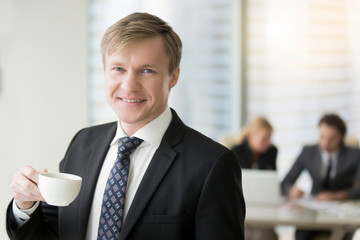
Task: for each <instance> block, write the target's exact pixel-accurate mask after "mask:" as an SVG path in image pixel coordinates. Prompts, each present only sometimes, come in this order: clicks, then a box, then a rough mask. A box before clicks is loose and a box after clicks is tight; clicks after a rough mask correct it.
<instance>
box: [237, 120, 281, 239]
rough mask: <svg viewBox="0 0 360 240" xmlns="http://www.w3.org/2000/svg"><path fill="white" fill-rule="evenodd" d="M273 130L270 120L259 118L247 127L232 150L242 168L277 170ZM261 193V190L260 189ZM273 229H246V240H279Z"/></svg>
mask: <svg viewBox="0 0 360 240" xmlns="http://www.w3.org/2000/svg"><path fill="white" fill-rule="evenodd" d="M272 132H273V128H272V126H271V124H270V123H269V121H268V120H266V119H265V118H263V117H258V118H256V119H254V120H253V121H252V122H250V123H249V124H248V125H246V126H245V127H244V128H243V130H242V132H241V134H240V137H239V139H238V141H237V144H238V145H235V146H234V147H233V148H232V150H233V151H234V152H235V154H236V155H237V157H238V159H239V161H240V166H241V168H253V169H264V170H276V157H277V152H278V150H277V148H276V147H275V146H274V145H272V143H271V135H272ZM259 191H261V189H259ZM277 239H278V236H277V234H276V233H275V231H274V230H273V229H272V228H260V227H245V240H277Z"/></svg>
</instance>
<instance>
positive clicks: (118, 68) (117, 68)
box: [114, 67, 124, 71]
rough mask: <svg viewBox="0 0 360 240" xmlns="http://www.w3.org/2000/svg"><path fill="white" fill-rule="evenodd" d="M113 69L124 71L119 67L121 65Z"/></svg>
mask: <svg viewBox="0 0 360 240" xmlns="http://www.w3.org/2000/svg"><path fill="white" fill-rule="evenodd" d="M114 70H115V71H124V69H123V68H121V67H115V68H114Z"/></svg>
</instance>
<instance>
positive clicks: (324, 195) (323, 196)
mask: <svg viewBox="0 0 360 240" xmlns="http://www.w3.org/2000/svg"><path fill="white" fill-rule="evenodd" d="M347 198H348V195H347V193H346V192H345V191H333V192H330V191H325V192H321V193H319V194H318V195H316V200H318V201H323V202H327V201H338V200H345V199H347Z"/></svg>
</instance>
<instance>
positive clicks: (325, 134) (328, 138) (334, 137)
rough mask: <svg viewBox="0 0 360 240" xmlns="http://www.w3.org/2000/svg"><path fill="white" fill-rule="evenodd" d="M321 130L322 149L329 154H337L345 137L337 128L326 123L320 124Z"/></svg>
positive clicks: (320, 142) (320, 143) (320, 141)
mask: <svg viewBox="0 0 360 240" xmlns="http://www.w3.org/2000/svg"><path fill="white" fill-rule="evenodd" d="M319 130H320V139H319V145H320V148H321V149H322V150H323V151H325V152H328V153H333V152H336V151H337V150H338V149H339V147H340V144H341V142H342V140H343V136H342V135H341V133H340V132H339V131H338V130H337V129H336V128H335V127H332V126H329V125H326V124H324V123H322V124H320V126H319Z"/></svg>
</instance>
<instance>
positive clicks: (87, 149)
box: [7, 13, 245, 240]
mask: <svg viewBox="0 0 360 240" xmlns="http://www.w3.org/2000/svg"><path fill="white" fill-rule="evenodd" d="M181 49H182V43H181V40H180V38H179V37H178V35H177V34H176V33H175V32H174V31H173V30H172V28H171V27H170V26H169V25H167V23H165V22H164V21H163V20H161V19H160V18H158V17H156V16H153V15H150V14H146V13H134V14H131V15H129V16H127V17H125V18H123V19H121V20H120V21H119V22H117V23H115V24H114V25H113V26H111V27H110V28H109V29H108V30H107V31H106V32H105V34H104V36H103V39H102V42H101V50H102V57H103V63H104V72H105V81H106V82H105V83H106V84H105V85H106V98H107V101H108V103H109V105H110V106H111V107H112V109H113V110H114V112H115V113H116V115H117V117H118V122H114V123H108V124H104V125H100V126H95V127H90V128H86V129H83V130H81V131H79V132H78V133H77V134H76V135H75V137H74V138H73V140H72V142H71V143H70V146H69V148H68V150H67V152H66V154H65V157H64V159H63V160H62V161H61V163H60V171H61V172H67V173H73V174H76V175H79V176H81V177H82V178H83V186H82V188H81V191H80V193H79V196H78V197H77V199H76V200H75V201H74V202H73V203H71V204H70V205H69V206H68V207H64V208H59V207H54V206H50V205H48V204H46V203H44V202H41V203H40V204H39V201H42V200H43V198H42V196H41V194H40V193H39V190H38V188H37V182H38V175H39V172H41V171H45V170H41V171H36V170H35V169H32V168H31V167H24V168H22V169H21V170H20V172H19V173H17V174H15V175H14V177H13V181H12V183H11V189H12V191H13V193H14V200H13V202H12V203H11V204H10V205H9V208H8V211H7V231H8V234H9V236H10V238H12V239H64V240H65V239H91V240H92V239H139V240H143V239H148V240H150V239H172V240H173V239H175V240H176V239H243V238H244V236H243V229H244V226H243V224H244V217H245V203H244V199H243V195H242V189H241V171H240V167H239V164H238V160H237V158H236V156H235V155H234V153H233V152H232V151H230V150H227V149H226V148H224V147H222V146H221V145H219V144H217V143H215V142H214V141H212V140H210V139H209V138H207V137H205V136H203V135H201V134H200V133H198V132H196V131H195V130H193V129H191V128H189V127H187V126H185V125H184V124H183V123H182V121H181V120H180V118H179V117H178V116H177V114H176V112H175V111H174V110H172V109H170V108H169V107H168V105H167V102H168V96H169V93H170V90H171V88H173V87H174V86H175V85H176V83H177V81H178V78H179V74H180V68H179V66H180V59H181ZM124 146H126V147H124ZM127 147H128V148H129V149H131V151H129V152H128V153H126V154H125V153H123V148H127ZM124 159H125V160H124ZM114 162H115V164H114ZM129 162H130V163H129ZM110 171H111V174H109V173H110ZM114 177H115V178H116V177H119V179H120V180H119V179H118V178H116V180H114V179H115V178H114ZM124 182H125V187H124V185H121V184H123V183H124ZM112 184H114V185H112ZM119 184H120V185H119ZM112 189H114V192H115V193H116V194H113V192H112ZM119 189H120V190H121V191H120V190H119ZM115 196H116V197H119V198H115ZM109 199H111V201H112V202H111V203H110V202H109ZM113 199H115V200H114V201H113ZM107 204H108V205H107ZM114 209H117V210H116V211H111V210H114ZM109 214H110V215H111V219H110V220H109V219H108V217H109ZM112 214H114V215H112Z"/></svg>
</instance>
